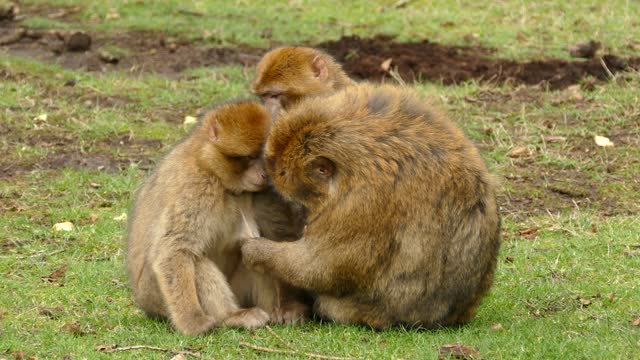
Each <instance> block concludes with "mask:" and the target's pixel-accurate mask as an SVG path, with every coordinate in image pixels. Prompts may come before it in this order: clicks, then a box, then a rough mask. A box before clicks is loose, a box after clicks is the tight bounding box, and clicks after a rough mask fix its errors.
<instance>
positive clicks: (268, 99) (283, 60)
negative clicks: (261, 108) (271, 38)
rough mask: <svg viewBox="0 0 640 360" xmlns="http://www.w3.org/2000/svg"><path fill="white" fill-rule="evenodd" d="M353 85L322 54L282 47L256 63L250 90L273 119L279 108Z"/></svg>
mask: <svg viewBox="0 0 640 360" xmlns="http://www.w3.org/2000/svg"><path fill="white" fill-rule="evenodd" d="M354 84H355V82H354V81H353V80H351V79H350V78H349V77H348V76H347V74H345V72H344V71H343V70H342V67H341V66H340V65H339V64H338V63H337V62H336V61H335V60H334V59H333V58H332V57H331V56H329V55H327V54H326V53H324V52H322V51H320V50H316V49H312V48H307V47H283V48H278V49H274V50H272V51H270V52H268V53H267V54H265V55H264V57H263V58H262V60H260V62H259V63H258V65H257V68H256V77H255V79H254V80H253V84H252V85H251V89H252V91H253V93H254V94H256V95H258V96H259V97H260V98H262V100H263V101H264V104H265V106H266V107H267V109H269V111H270V112H271V116H272V117H273V118H274V119H275V118H277V116H278V115H279V113H280V110H281V109H287V108H289V107H291V105H293V104H295V103H296V102H298V101H299V100H301V99H303V98H305V97H309V96H324V95H330V94H332V93H334V92H336V91H338V90H341V89H343V88H345V87H346V86H350V85H354Z"/></svg>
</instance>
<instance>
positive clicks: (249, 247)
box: [240, 238, 269, 273]
mask: <svg viewBox="0 0 640 360" xmlns="http://www.w3.org/2000/svg"><path fill="white" fill-rule="evenodd" d="M268 241H269V240H266V239H262V238H250V239H244V240H243V243H242V247H241V248H240V251H241V253H242V262H243V263H244V265H245V266H246V267H247V268H249V269H252V270H254V271H257V272H260V273H264V272H265V269H264V261H265V258H264V257H265V255H266V246H265V245H266V243H267V242H268Z"/></svg>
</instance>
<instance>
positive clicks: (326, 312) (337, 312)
mask: <svg viewBox="0 0 640 360" xmlns="http://www.w3.org/2000/svg"><path fill="white" fill-rule="evenodd" d="M314 312H315V313H316V314H318V315H320V317H322V318H324V319H329V320H333V321H335V322H339V323H344V324H361V325H367V326H370V327H372V328H374V329H377V330H384V329H386V328H388V327H389V326H391V325H393V322H392V320H391V318H390V317H388V316H387V315H386V314H384V312H383V311H381V309H380V307H378V306H374V305H368V304H361V303H358V302H357V301H355V300H353V299H350V298H348V297H344V298H337V297H334V296H328V295H320V296H318V298H317V299H316V302H315V303H314Z"/></svg>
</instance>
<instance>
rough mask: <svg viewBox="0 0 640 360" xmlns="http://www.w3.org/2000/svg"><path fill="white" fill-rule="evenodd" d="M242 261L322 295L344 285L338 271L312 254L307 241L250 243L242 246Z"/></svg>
mask: <svg viewBox="0 0 640 360" xmlns="http://www.w3.org/2000/svg"><path fill="white" fill-rule="evenodd" d="M242 261H243V262H244V263H245V264H246V265H247V267H249V268H250V269H254V270H256V271H259V272H263V273H267V274H271V275H273V276H275V277H277V278H279V279H281V280H283V281H286V282H287V283H289V284H291V285H293V286H294V287H298V288H303V289H307V290H313V291H316V292H320V293H322V292H330V291H332V290H334V289H335V288H336V286H340V285H341V284H340V283H339V282H338V281H339V280H340V279H339V276H340V274H339V271H336V270H337V268H336V267H335V266H331V265H330V264H329V263H328V262H326V261H325V259H324V258H323V257H322V256H317V255H316V254H313V253H312V251H311V249H310V248H309V247H308V246H307V244H306V242H305V241H304V240H298V241H293V242H276V241H271V240H268V239H265V238H255V239H247V240H246V241H245V243H244V244H243V245H242Z"/></svg>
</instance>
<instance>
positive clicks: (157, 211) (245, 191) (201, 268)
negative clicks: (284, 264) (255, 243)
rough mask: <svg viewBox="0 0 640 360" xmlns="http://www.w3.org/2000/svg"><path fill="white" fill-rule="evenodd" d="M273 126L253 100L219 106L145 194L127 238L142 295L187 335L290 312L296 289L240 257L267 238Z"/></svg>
mask: <svg viewBox="0 0 640 360" xmlns="http://www.w3.org/2000/svg"><path fill="white" fill-rule="evenodd" d="M269 126H270V118H269V116H268V114H267V112H266V110H265V109H264V108H263V107H262V106H260V105H258V104H256V103H253V102H239V103H236V104H230V105H225V106H222V107H220V108H218V109H216V110H214V111H213V112H211V113H209V114H208V115H207V116H206V117H205V119H203V121H202V123H201V124H200V125H198V126H197V127H196V128H195V129H194V131H193V132H192V133H191V135H189V136H188V137H187V138H186V139H185V140H184V141H183V142H181V143H180V144H178V145H177V146H176V147H174V148H173V149H172V150H171V151H170V152H169V153H168V155H167V156H166V157H165V158H164V159H163V160H162V161H161V162H160V163H159V165H158V167H157V169H156V170H155V171H154V172H153V173H152V174H151V176H150V177H149V179H148V180H147V181H146V182H145V183H144V185H143V186H142V187H141V188H140V190H139V191H138V193H137V196H136V201H135V205H134V210H133V215H132V217H131V221H130V223H129V229H128V242H127V248H128V252H127V267H128V271H129V281H130V285H131V287H132V289H133V294H134V298H135V300H136V302H137V303H138V305H139V306H140V307H141V308H142V309H143V310H144V311H145V312H146V313H147V314H149V315H152V316H161V317H165V318H168V319H170V320H171V322H172V324H173V325H174V327H175V328H176V329H177V330H178V331H180V332H182V333H184V334H191V335H193V334H200V333H204V332H206V331H208V330H210V329H211V328H213V327H216V326H221V325H228V326H236V327H245V328H255V327H260V326H264V325H265V324H266V323H267V321H268V320H269V315H268V314H267V313H266V312H265V311H264V310H267V311H271V310H273V309H276V315H278V316H280V318H279V319H280V320H282V318H283V316H282V314H281V313H282V311H280V310H278V308H279V307H280V306H281V305H282V304H281V302H284V301H286V300H287V291H288V290H287V288H284V287H282V286H281V285H280V284H279V282H278V281H276V280H275V279H273V278H271V277H270V276H267V275H264V274H257V273H255V272H253V271H250V270H248V269H247V268H245V267H244V266H243V265H242V263H241V262H240V261H239V260H240V253H239V249H240V242H239V240H240V239H241V238H246V237H255V236H258V235H259V232H258V225H257V224H256V215H255V213H256V212H259V211H261V210H260V209H259V207H254V205H253V200H254V199H253V196H254V195H253V192H256V191H260V190H262V189H264V188H265V187H266V185H267V181H266V174H265V173H264V168H263V165H262V163H261V160H260V159H259V155H260V154H261V151H262V146H263V143H264V140H265V138H266V135H267V133H268V129H269ZM275 210H277V209H274V210H273V212H274V211H275ZM276 230H277V229H276ZM266 234H269V232H266V233H265V235H266ZM271 234H272V235H273V234H282V232H277V231H275V232H271ZM285 235H286V234H285ZM280 292H282V293H283V297H280V296H279V293H280ZM239 305H240V306H242V307H250V308H244V309H243V308H240V306H239ZM252 306H256V307H252ZM287 315H288V316H289V318H287V319H286V320H292V319H291V317H293V316H294V315H291V314H290V313H287Z"/></svg>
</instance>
